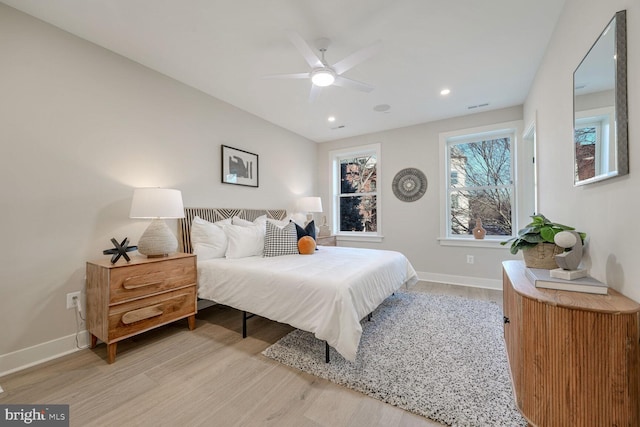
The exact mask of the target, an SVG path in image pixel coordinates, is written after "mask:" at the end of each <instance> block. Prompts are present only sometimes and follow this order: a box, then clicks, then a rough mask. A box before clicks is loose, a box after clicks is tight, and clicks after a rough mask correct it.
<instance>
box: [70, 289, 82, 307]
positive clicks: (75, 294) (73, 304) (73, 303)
mask: <svg viewBox="0 0 640 427" xmlns="http://www.w3.org/2000/svg"><path fill="white" fill-rule="evenodd" d="M74 298H75V300H74ZM76 301H77V303H78V304H80V291H77V292H70V293H68V294H67V309H71V308H76Z"/></svg>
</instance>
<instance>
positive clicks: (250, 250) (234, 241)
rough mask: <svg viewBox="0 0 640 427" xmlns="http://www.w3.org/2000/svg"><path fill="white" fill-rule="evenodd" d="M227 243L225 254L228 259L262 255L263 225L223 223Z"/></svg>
mask: <svg viewBox="0 0 640 427" xmlns="http://www.w3.org/2000/svg"><path fill="white" fill-rule="evenodd" d="M224 232H225V233H226V234H227V238H228V239H229V244H228V245H227V252H226V253H225V256H226V257H227V258H229V259H233V258H245V257H250V256H262V251H263V250H264V227H263V226H262V225H250V226H242V225H225V226H224Z"/></svg>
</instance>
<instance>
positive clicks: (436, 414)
mask: <svg viewBox="0 0 640 427" xmlns="http://www.w3.org/2000/svg"><path fill="white" fill-rule="evenodd" d="M502 320H503V317H502V309H501V308H500V307H499V306H498V305H497V304H496V303H493V302H488V301H479V300H470V299H466V298H461V297H455V296H447V295H431V294H425V293H420V292H411V291H400V292H396V293H395V295H393V296H391V297H389V298H388V299H387V300H386V301H385V302H383V303H382V304H381V305H380V307H378V309H376V310H375V311H374V312H373V317H372V319H371V321H367V320H366V319H365V320H363V321H362V326H363V330H364V331H363V335H362V338H361V341H360V347H359V349H358V355H357V358H356V361H355V362H349V361H347V360H345V359H344V358H343V357H342V356H340V355H339V354H338V353H337V352H336V351H335V350H333V349H332V350H331V363H329V364H326V363H324V342H323V341H320V340H318V339H316V338H315V337H314V336H313V335H312V334H310V333H308V332H303V331H300V330H295V331H293V332H291V333H289V334H288V335H286V336H285V337H283V338H282V339H280V340H279V341H278V342H277V343H275V344H274V345H272V346H270V347H269V348H267V349H266V350H265V351H264V352H263V353H262V354H264V355H265V356H267V357H270V358H272V359H275V360H277V361H279V362H281V363H283V364H285V365H288V366H291V367H293V368H296V369H299V370H301V371H304V372H308V373H310V374H313V375H316V376H319V377H322V378H325V379H328V380H330V381H333V382H335V383H337V384H341V385H343V386H346V387H349V388H351V389H354V390H357V391H360V392H362V393H364V394H367V395H369V396H372V397H374V398H377V399H379V400H382V401H384V402H387V403H390V404H392V405H395V406H398V407H400V408H403V409H406V410H408V411H410V412H413V413H416V414H419V415H422V416H424V417H427V418H429V419H432V420H435V421H439V422H441V423H444V424H447V425H451V426H526V425H527V423H526V421H525V419H524V418H523V417H522V416H521V415H520V413H519V412H518V410H517V408H516V406H515V403H514V397H513V391H512V388H511V381H510V377H509V367H508V362H507V357H506V351H505V347H504V341H503V338H502V336H503V332H502V331H503V329H502V328H503V326H502V325H503V324H502Z"/></svg>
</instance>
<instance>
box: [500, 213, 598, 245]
mask: <svg viewBox="0 0 640 427" xmlns="http://www.w3.org/2000/svg"><path fill="white" fill-rule="evenodd" d="M531 218H532V219H533V221H532V222H531V223H529V224H527V225H526V226H525V228H523V229H522V230H520V231H518V235H517V236H516V237H512V238H511V239H509V240H505V241H504V242H500V244H501V245H503V246H504V245H507V244H509V243H511V248H510V252H511V253H512V254H514V255H515V254H517V253H518V251H519V250H521V249H527V248H532V247H534V246H536V245H537V244H538V243H554V241H553V238H554V237H555V235H556V234H558V233H559V232H561V231H573V230H575V228H573V227H569V226H567V225H563V224H558V223H557V222H551V221H549V220H548V219H547V218H546V217H545V216H544V215H542V214H538V215H532V216H531ZM578 234H579V235H580V238H581V239H582V242H583V243H584V239H585V238H586V237H587V234H586V233H583V232H580V231H579V232H578Z"/></svg>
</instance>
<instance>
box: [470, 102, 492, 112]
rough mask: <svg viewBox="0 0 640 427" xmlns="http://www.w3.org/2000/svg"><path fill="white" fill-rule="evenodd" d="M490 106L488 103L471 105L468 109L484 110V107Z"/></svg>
mask: <svg viewBox="0 0 640 427" xmlns="http://www.w3.org/2000/svg"><path fill="white" fill-rule="evenodd" d="M488 105H489V103H488V102H485V103H484V104H478V105H469V106H468V107H467V109H468V110H473V109H474V108H483V107H487V106H488Z"/></svg>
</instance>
